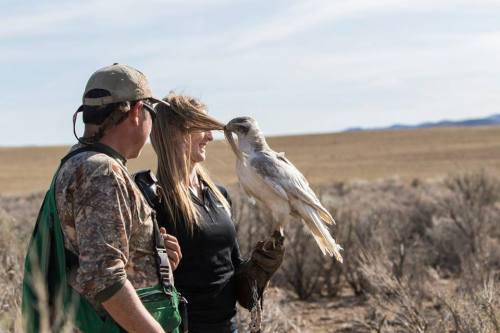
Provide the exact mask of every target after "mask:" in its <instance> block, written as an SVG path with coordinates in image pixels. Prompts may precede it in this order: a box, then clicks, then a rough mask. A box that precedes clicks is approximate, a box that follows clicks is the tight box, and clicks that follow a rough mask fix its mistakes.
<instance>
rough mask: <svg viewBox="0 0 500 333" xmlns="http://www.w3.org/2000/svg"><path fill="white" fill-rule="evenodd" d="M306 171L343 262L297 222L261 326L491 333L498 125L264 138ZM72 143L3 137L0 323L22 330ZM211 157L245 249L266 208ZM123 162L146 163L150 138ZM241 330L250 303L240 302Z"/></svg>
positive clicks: (497, 312) (228, 157)
mask: <svg viewBox="0 0 500 333" xmlns="http://www.w3.org/2000/svg"><path fill="white" fill-rule="evenodd" d="M268 141H269V144H270V146H271V147H272V148H273V149H274V150H276V151H284V152H286V155H287V157H288V158H289V159H290V160H291V161H292V162H293V163H294V164H295V165H296V166H297V167H298V168H299V169H300V170H301V171H302V172H303V173H304V175H305V176H306V177H307V178H308V179H309V181H310V182H311V184H312V186H313V188H314V190H315V191H316V193H318V195H319V197H320V200H321V201H322V202H323V204H324V205H325V207H326V208H327V209H328V210H329V211H330V212H332V214H333V215H334V217H335V219H336V220H337V225H336V226H334V227H332V233H333V234H334V235H335V238H336V239H337V241H338V242H339V243H340V244H341V245H342V246H343V247H344V252H343V255H344V258H345V261H344V263H343V264H342V265H340V264H338V263H336V262H334V261H333V260H332V259H331V258H329V257H323V256H322V255H321V253H320V251H319V249H318V248H317V246H316V244H315V243H314V241H313V240H312V238H311V237H310V236H309V235H307V233H306V231H305V230H304V229H303V228H302V227H301V224H300V223H298V221H295V220H293V219H292V220H291V221H290V223H289V227H288V228H287V231H286V237H287V243H286V244H287V255H286V258H285V261H284V263H283V265H282V267H281V268H280V270H279V271H278V272H277V274H276V275H275V276H274V278H273V280H272V281H271V286H270V288H269V290H268V292H267V294H266V298H265V301H264V317H263V331H264V332H317V333H320V332H344V333H347V332H351V333H363V332H412V333H413V332H422V333H423V332H429V333H434V332H435V333H438V332H457V333H466V332H467V333H468V332H478V333H479V332H481V333H490V332H495V333H498V332H500V324H499V323H500V232H499V230H500V228H499V226H500V225H499V221H500V127H477V128H440V129H421V130H407V131H372V132H346V133H335V134H324V135H304V136H290V137H274V138H269V140H268ZM67 150H68V147H26V148H0V230H1V233H0V250H1V251H0V308H1V309H2V312H1V314H0V333H2V332H19V331H20V330H19V324H20V320H19V306H20V289H19V286H20V281H21V279H22V262H23V259H24V255H25V249H26V246H27V241H28V239H29V236H30V233H31V231H32V228H33V225H34V222H35V218H36V214H37V212H38V209H39V206H40V204H41V201H42V199H43V191H44V190H45V189H46V188H47V186H48V184H49V182H50V179H51V177H52V174H53V172H54V170H55V168H56V167H57V165H58V161H59V159H60V158H61V157H62V156H63V155H64V154H65V152H66V151H67ZM208 156H209V157H208V161H207V168H208V169H209V170H210V171H211V173H212V175H213V176H214V178H215V180H216V181H217V182H219V183H222V184H225V185H227V186H228V187H229V189H230V193H231V195H232V198H233V211H234V219H235V223H236V227H237V231H238V235H239V242H240V246H241V249H242V253H243V254H245V253H249V251H250V250H251V248H252V246H253V244H255V242H256V241H258V240H260V239H262V238H264V237H266V235H268V232H269V228H268V227H269V223H268V222H269V220H270V217H269V215H268V212H267V211H266V210H265V209H264V208H263V207H262V206H260V205H259V204H257V205H256V204H255V203H254V202H252V201H249V200H248V199H247V198H246V196H245V195H244V194H242V193H241V191H240V190H239V188H238V186H237V180H236V177H235V174H234V157H233V156H232V153H231V151H230V149H229V147H228V146H227V145H226V144H225V142H223V141H216V142H214V143H213V144H212V145H211V146H209V150H208ZM129 168H130V170H131V171H136V170H140V169H146V168H148V169H154V168H155V159H154V153H153V151H152V148H151V146H147V147H146V149H145V151H144V152H143V154H142V156H141V158H140V159H139V160H137V161H130V164H129ZM239 317H240V321H241V325H240V327H241V332H246V331H247V328H248V314H247V313H246V312H245V311H244V310H240V315H239Z"/></svg>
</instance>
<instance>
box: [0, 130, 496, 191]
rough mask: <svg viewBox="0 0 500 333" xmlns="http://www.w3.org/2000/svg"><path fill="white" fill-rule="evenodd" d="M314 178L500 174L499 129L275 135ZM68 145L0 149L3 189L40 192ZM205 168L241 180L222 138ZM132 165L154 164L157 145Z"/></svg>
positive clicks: (221, 178) (275, 144) (279, 146)
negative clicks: (471, 171)
mask: <svg viewBox="0 0 500 333" xmlns="http://www.w3.org/2000/svg"><path fill="white" fill-rule="evenodd" d="M268 142H269V144H270V146H271V148H273V149H274V150H275V151H283V152H286V155H287V157H288V159H290V160H291V161H292V162H293V163H294V164H295V165H296V166H297V167H298V168H299V170H301V171H302V173H303V174H304V175H305V176H306V178H307V179H308V180H309V182H310V183H312V184H318V185H324V184H329V183H332V182H336V181H354V180H376V179H383V178H388V177H400V178H401V179H403V180H407V181H408V180H412V179H413V178H421V179H429V178H435V177H443V176H445V175H447V174H448V173H450V172H457V171H461V170H462V171H470V170H479V169H482V168H483V169H490V170H491V171H492V172H493V173H495V174H499V175H500V128H498V127H474V128H470V127H469V128H436V129H420V130H408V131H367V132H344V133H335V134H322V135H302V136H289V137H273V138H269V139H268ZM68 148H69V147H26V148H0V194H3V195H9V194H26V193H32V192H36V191H43V190H44V189H46V188H47V186H48V184H49V183H50V179H51V177H52V174H53V173H54V170H55V168H56V167H57V165H58V163H59V160H60V159H61V158H62V157H63V156H64V154H65V153H66V152H67V151H68ZM208 156H209V157H208V160H207V163H206V166H207V168H208V169H209V170H210V172H211V174H212V175H213V177H214V179H215V180H217V181H218V182H220V183H221V184H225V185H232V184H235V183H236V181H237V180H236V175H235V173H234V156H233V154H232V152H231V151H230V149H229V146H228V145H227V144H226V142H225V141H216V142H214V143H213V144H212V145H210V146H209V147H208ZM129 166H130V170H131V171H137V170H140V169H152V170H154V169H155V168H156V161H155V157H154V152H153V149H152V147H151V146H150V145H148V146H146V148H145V150H144V151H143V153H142V156H141V157H140V158H139V159H137V160H131V161H130V162H129Z"/></svg>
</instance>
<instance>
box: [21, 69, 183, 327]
mask: <svg viewBox="0 0 500 333" xmlns="http://www.w3.org/2000/svg"><path fill="white" fill-rule="evenodd" d="M159 102H161V103H164V102H162V101H161V100H158V99H155V98H153V96H152V94H151V89H150V87H149V83H148V81H147V79H146V77H145V76H144V75H143V74H142V73H141V72H139V71H138V70H136V69H134V68H132V67H129V66H126V65H120V64H113V65H111V66H108V67H104V68H102V69H100V70H98V71H97V72H95V73H94V74H93V75H92V76H91V77H90V79H89V81H88V83H87V86H86V88H85V92H84V95H83V105H82V106H81V107H80V108H79V109H78V111H77V112H76V113H75V116H74V118H73V126H75V121H76V115H77V114H78V112H83V120H84V123H85V133H84V137H83V138H77V139H78V141H79V142H80V143H79V144H77V145H75V146H74V147H73V148H72V152H70V153H69V154H68V156H66V157H65V158H64V159H63V161H62V163H61V166H60V168H59V170H58V172H57V173H56V176H55V177H54V181H53V183H52V186H51V189H50V190H49V192H48V194H47V196H46V198H45V200H44V204H43V206H42V210H41V213H40V215H39V219H38V221H37V226H36V227H35V232H34V235H33V240H32V242H31V245H30V252H29V254H30V255H28V257H27V260H26V267H25V280H24V283H23V288H24V290H23V312H24V314H25V318H26V319H27V320H28V326H30V325H34V326H31V328H28V330H30V329H31V330H32V331H36V330H41V327H40V326H43V325H44V322H45V325H46V322H47V320H45V321H44V318H42V317H43V313H41V312H42V311H39V310H38V312H37V310H35V311H33V308H34V307H35V306H34V305H33V304H32V303H33V302H35V300H38V301H39V300H40V299H43V297H37V296H40V295H36V293H37V290H36V288H35V281H34V280H35V279H36V276H37V274H36V272H38V271H41V273H42V274H41V275H42V278H45V279H46V280H47V282H46V283H47V285H48V294H49V295H48V296H49V297H48V302H49V304H48V305H49V307H50V309H51V311H49V315H48V316H49V319H48V321H49V322H50V327H49V329H57V327H54V325H56V324H57V322H58V318H59V321H61V320H60V318H61V316H60V315H59V313H60V312H61V311H62V312H65V311H66V310H69V309H66V308H62V309H55V306H56V305H57V302H58V300H57V299H56V298H57V295H59V294H62V295H63V296H62V297H63V301H62V303H63V304H64V305H63V306H67V304H69V307H72V308H73V311H74V312H75V314H74V315H73V316H74V318H73V321H74V326H76V328H78V330H80V331H85V332H94V331H104V330H105V331H108V330H112V329H110V328H103V327H108V326H106V325H108V324H109V322H110V321H111V322H112V323H111V326H113V329H118V330H119V329H120V328H119V327H118V326H117V325H115V324H114V323H113V321H114V322H115V323H117V324H118V325H119V326H120V327H121V328H122V329H125V330H126V331H128V332H164V331H165V329H167V327H168V329H172V330H173V331H175V330H176V328H175V326H177V325H178V324H179V323H178V322H177V323H175V320H174V323H172V322H170V323H169V324H168V325H167V324H164V325H163V327H162V325H161V324H160V323H159V322H158V321H157V320H159V321H161V320H164V319H165V320H167V321H168V318H166V317H168V314H165V313H162V311H164V310H156V312H152V313H153V315H154V317H153V315H152V314H151V313H150V312H151V311H152V310H151V309H150V307H148V309H149V311H148V310H147V309H146V307H145V306H144V305H143V302H141V299H140V298H139V296H138V293H140V292H139V290H147V293H148V295H149V297H150V296H151V290H152V289H151V287H154V286H158V285H160V286H161V288H159V290H160V291H165V292H166V293H168V295H163V296H165V297H164V299H167V298H168V297H173V299H174V301H172V304H173V306H172V308H173V309H172V311H173V312H175V313H174V314H175V316H176V317H178V312H176V311H177V309H176V305H177V304H176V302H175V301H177V299H175V297H176V296H175V295H174V296H172V295H173V294H175V289H172V288H173V286H172V278H171V271H172V270H171V267H170V265H171V266H173V268H175V267H176V266H177V265H178V263H179V260H180V258H181V252H180V248H179V246H178V243H177V240H176V239H175V238H174V237H173V236H169V235H166V234H165V231H164V230H162V231H161V233H162V235H160V234H159V231H158V227H157V225H156V222H155V221H154V213H153V211H152V209H151V207H150V206H149V205H148V204H147V202H146V201H145V199H144V197H143V196H142V194H141V192H140V190H139V189H138V187H137V186H136V185H135V183H134V181H133V179H132V177H131V176H130V174H129V172H128V170H127V168H126V161H127V160H128V159H131V158H136V157H138V156H139V154H140V152H141V150H142V148H143V147H144V145H145V143H146V140H147V138H148V136H149V134H150V131H151V127H152V121H153V119H154V115H155V110H154V107H153V103H159ZM75 135H76V134H75ZM51 206H52V210H51ZM54 206H55V207H54ZM54 211H55V212H54ZM47 216H49V218H46V217H47ZM53 220H56V221H53ZM59 230H60V231H59ZM61 231H62V232H61ZM43 234H45V235H49V236H48V239H49V241H47V240H46V239H45V238H44V237H42V236H40V235H43ZM61 234H62V240H63V242H62V241H59V243H58V241H57V240H58V237H60V236H61ZM46 238H47V237H46ZM159 239H161V240H165V242H164V244H159V243H161V241H159ZM62 243H63V244H64V250H63V251H61V250H60V248H58V246H59V247H61V244H62ZM40 244H43V245H40ZM164 245H166V247H167V248H166V250H165V248H164ZM167 253H168V259H169V260H165V258H167V257H166V254H167ZM61 258H63V259H61ZM60 260H62V261H60ZM169 261H170V265H169ZM61 262H62V263H63V264H61ZM60 266H64V267H62V268H61V267H60ZM57 272H59V273H57ZM54 274H55V276H53V275H54ZM66 287H68V288H66ZM65 288H66V289H65ZM148 288H149V289H148ZM60 290H62V292H61V291H60ZM172 290H174V291H172ZM75 291H76V293H75ZM75 295H76V296H75ZM70 299H71V300H70ZM75 300H76V301H75ZM75 304H76V305H75ZM35 308H36V307H35ZM162 309H163V308H162ZM33 313H34V314H33ZM110 317H111V318H110ZM62 318H63V320H62V321H63V322H64V321H67V320H68V318H67V317H65V316H62ZM91 318H93V319H91ZM159 318H161V320H160V319H159ZM99 319H102V323H101V322H100V324H99V325H100V326H99V325H97V326H99V327H96V326H95V322H96V321H99ZM30 322H31V323H35V324H31V323H30ZM162 324H163V323H162ZM93 325H94V326H93ZM103 325H104V326H103ZM169 325H170V326H169ZM36 326H38V327H36ZM111 326H109V327H111Z"/></svg>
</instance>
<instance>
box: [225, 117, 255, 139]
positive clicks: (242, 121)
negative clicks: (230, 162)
mask: <svg viewBox="0 0 500 333" xmlns="http://www.w3.org/2000/svg"><path fill="white" fill-rule="evenodd" d="M224 129H225V130H226V131H230V132H233V133H235V134H236V135H237V136H238V139H242V138H245V137H247V136H252V135H255V134H257V133H258V132H260V130H259V126H258V125H257V122H256V121H255V119H253V118H251V117H238V118H234V119H232V120H231V121H230V122H228V123H227V125H226V126H225V128H224Z"/></svg>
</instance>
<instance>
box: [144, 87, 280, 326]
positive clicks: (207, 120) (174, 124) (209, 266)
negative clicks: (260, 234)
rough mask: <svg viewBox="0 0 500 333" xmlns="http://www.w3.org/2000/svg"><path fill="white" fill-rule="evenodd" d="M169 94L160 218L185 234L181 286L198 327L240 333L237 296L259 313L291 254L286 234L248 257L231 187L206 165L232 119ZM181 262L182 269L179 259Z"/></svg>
mask: <svg viewBox="0 0 500 333" xmlns="http://www.w3.org/2000/svg"><path fill="white" fill-rule="evenodd" d="M165 101H167V102H168V103H169V104H170V107H167V106H165V105H162V104H160V105H158V106H157V109H156V110H157V115H156V120H155V122H154V123H153V129H152V131H151V142H152V144H153V148H154V149H155V151H156V154H157V156H158V169H157V178H158V182H159V185H160V186H161V188H162V189H163V192H164V193H163V198H162V200H161V203H159V204H156V206H157V208H156V210H157V217H158V218H157V219H158V224H159V225H160V226H161V227H162V228H165V229H166V230H167V232H168V233H169V234H170V235H164V239H165V241H166V242H168V241H169V239H171V240H173V241H175V238H177V240H178V242H179V244H180V248H181V252H182V260H181V261H180V263H179V264H178V266H177V268H176V270H175V271H174V277H175V286H176V288H177V290H179V291H180V292H181V294H182V295H183V296H184V297H185V298H186V299H187V301H188V306H187V307H188V322H189V331H190V332H194V333H197V332H203V333H211V332H214V333H215V332H217V333H225V332H233V333H234V332H237V323H236V300H238V302H239V303H240V304H241V305H242V306H244V307H245V308H247V309H249V310H250V309H252V311H253V313H258V312H259V311H258V310H256V307H258V304H259V302H258V299H259V298H260V297H261V295H262V293H263V290H264V288H265V286H266V285H267V282H268V281H269V279H270V277H271V276H272V275H273V274H274V272H275V271H276V270H277V269H278V267H279V266H280V264H281V261H282V259H283V251H284V247H283V239H282V238H280V239H278V238H276V237H275V238H273V237H271V238H270V239H269V240H267V241H265V242H259V243H258V244H257V245H256V246H255V248H254V250H253V251H252V254H251V257H250V258H249V259H248V260H246V261H243V260H242V259H241V256H240V251H239V247H238V242H237V239H236V230H235V228H234V225H233V222H232V220H231V210H230V199H229V197H228V195H227V192H226V190H225V189H224V188H222V187H219V186H216V185H215V184H214V183H213V181H212V180H211V179H210V177H209V175H208V173H207V172H206V171H205V170H204V169H203V167H202V166H201V162H203V161H204V160H205V159H206V150H205V149H206V146H207V145H208V143H210V142H211V141H212V140H213V137H212V133H211V132H210V130H222V129H224V125H223V124H221V123H220V122H218V121H217V120H215V119H213V118H212V117H210V116H208V115H207V111H206V109H207V108H206V105H204V104H203V103H201V102H200V101H199V100H197V99H195V98H192V97H188V96H180V95H175V94H170V95H169V96H168V97H167V98H165ZM172 236H173V237H172ZM174 237H175V238H174ZM167 248H168V246H167ZM170 253H172V252H170ZM173 254H174V255H175V253H173ZM173 262H174V268H175V266H176V265H177V263H178V258H173ZM236 273H237V274H236ZM256 295H258V297H257V298H256ZM253 318H254V319H255V320H254V321H255V322H259V320H258V315H256V316H254V317H253Z"/></svg>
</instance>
